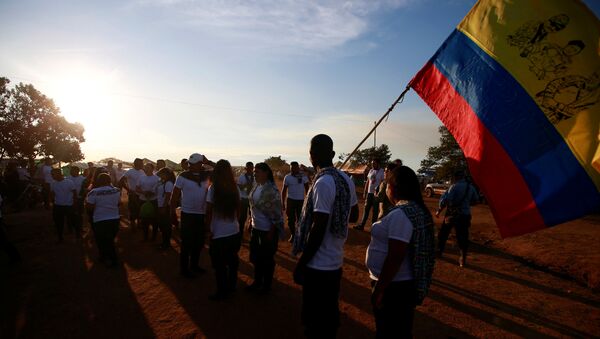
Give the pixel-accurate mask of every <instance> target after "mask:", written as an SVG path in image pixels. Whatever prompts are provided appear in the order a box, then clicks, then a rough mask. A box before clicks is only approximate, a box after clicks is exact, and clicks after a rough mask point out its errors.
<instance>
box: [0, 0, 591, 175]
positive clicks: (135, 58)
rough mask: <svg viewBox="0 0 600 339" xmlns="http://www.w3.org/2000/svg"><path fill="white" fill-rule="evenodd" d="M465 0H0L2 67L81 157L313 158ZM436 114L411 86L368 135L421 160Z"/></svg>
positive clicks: (367, 118) (433, 137) (344, 146)
mask: <svg viewBox="0 0 600 339" xmlns="http://www.w3.org/2000/svg"><path fill="white" fill-rule="evenodd" d="M565 1H566V0H565ZM584 2H585V3H586V4H587V5H588V7H590V8H591V9H592V10H593V11H594V12H595V13H596V15H597V16H598V15H599V13H600V0H586V1H584ZM474 3H475V1H474V0H382V1H370V0H347V1H327V0H326V1H318V2H313V1H291V0H253V1H240V0H237V1H232V0H202V1H201V0H132V1H129V0H119V1H112V0H105V1H80V0H73V1H60V0H57V1H30V0H18V1H17V0H4V1H0V23H1V24H0V25H1V28H2V29H1V31H2V34H0V45H1V46H2V51H3V52H2V53H1V54H0V76H5V77H8V78H9V79H10V80H11V81H12V83H13V84H16V83H18V82H23V83H31V84H33V85H34V86H35V87H36V88H37V89H39V90H40V91H42V92H43V93H44V94H46V95H47V96H49V97H50V98H53V99H54V101H55V103H56V104H57V106H59V107H60V109H61V112H62V114H63V115H64V116H65V117H66V118H67V119H68V120H69V121H72V122H75V121H76V122H80V123H82V124H83V125H84V127H85V129H86V131H85V138H86V142H85V143H83V144H82V150H83V152H84V154H85V157H86V160H88V161H94V160H100V159H103V158H107V157H116V158H119V159H123V160H129V161H130V160H132V159H133V158H135V157H146V158H149V159H159V158H168V159H171V160H175V161H177V160H178V159H181V158H184V157H187V156H189V154H191V153H193V152H199V153H202V154H205V155H206V156H207V157H208V158H209V159H211V160H215V161H216V160H218V159H228V160H229V161H230V162H231V163H232V164H233V165H241V164H243V163H245V162H246V161H253V162H260V161H263V160H264V159H266V158H268V157H269V156H279V155H281V156H282V158H283V159H286V160H287V161H288V162H289V161H293V160H296V161H299V162H301V163H304V164H309V159H308V143H309V141H310V138H311V137H312V136H314V135H316V134H318V133H326V134H328V135H330V136H331V137H332V138H333V140H334V149H335V151H336V153H337V154H338V155H339V154H341V153H349V152H351V151H352V149H354V147H356V145H357V144H358V142H360V140H362V138H363V137H364V136H365V135H366V133H367V132H368V131H369V130H370V129H371V128H372V126H373V124H374V121H376V120H378V119H379V118H380V117H381V116H382V114H383V113H384V112H385V111H386V110H387V109H388V107H389V106H390V105H391V104H392V102H393V101H394V100H395V99H396V98H397V97H398V95H399V94H400V93H401V92H402V90H403V89H404V88H405V87H406V85H407V83H408V82H409V81H410V79H411V78H412V77H413V76H414V74H415V73H416V72H417V71H418V70H419V69H420V68H421V67H422V66H423V65H424V64H425V62H426V61H427V60H428V59H429V58H430V57H431V56H432V55H433V53H434V52H435V51H436V50H437V49H438V47H439V46H440V45H441V43H442V42H443V41H444V40H445V39H446V37H447V36H448V35H449V34H450V33H451V32H452V30H453V29H454V28H455V26H456V25H457V24H458V23H459V22H460V21H461V20H462V18H463V17H464V15H466V14H467V12H468V11H469V9H470V8H471V7H472V6H473V4H474ZM440 125H441V122H440V121H439V119H438V118H437V117H436V116H435V114H434V113H433V112H432V111H431V110H430V109H429V108H428V107H427V106H426V105H425V104H424V103H423V102H422V101H421V100H420V98H419V97H418V96H417V95H416V93H414V92H412V91H409V92H408V93H407V95H406V97H405V100H404V102H403V103H402V104H400V105H398V106H397V107H396V109H395V110H394V111H393V112H392V114H391V116H390V117H389V119H388V120H386V121H385V122H383V123H382V125H381V126H380V127H379V128H378V129H377V138H376V140H374V138H373V137H371V138H370V139H369V140H367V142H366V143H365V145H364V147H371V146H373V145H374V142H376V144H377V145H380V144H382V143H385V144H387V145H388V146H389V147H390V149H391V151H392V158H401V159H402V160H403V161H404V163H405V164H407V165H408V166H410V167H412V168H414V169H417V168H418V167H419V164H420V161H421V160H422V159H423V158H424V157H425V155H426V153H427V148H428V147H430V146H434V145H436V144H437V143H438V140H439V134H438V132H437V128H438V127H439V126H440Z"/></svg>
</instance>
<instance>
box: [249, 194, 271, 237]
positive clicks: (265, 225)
mask: <svg viewBox="0 0 600 339" xmlns="http://www.w3.org/2000/svg"><path fill="white" fill-rule="evenodd" d="M263 188H264V185H258V186H257V187H256V189H255V190H254V193H253V194H252V202H253V204H252V228H256V229H257V230H259V231H270V230H271V227H272V226H273V224H271V220H270V219H269V217H267V215H266V214H264V213H263V212H261V210H259V209H258V208H256V203H257V202H258V199H259V198H260V194H261V193H262V191H263Z"/></svg>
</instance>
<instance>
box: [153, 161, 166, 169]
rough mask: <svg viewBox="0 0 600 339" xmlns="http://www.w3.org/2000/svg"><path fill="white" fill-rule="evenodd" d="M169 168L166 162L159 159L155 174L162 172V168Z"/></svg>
mask: <svg viewBox="0 0 600 339" xmlns="http://www.w3.org/2000/svg"><path fill="white" fill-rule="evenodd" d="M165 167H167V162H166V161H164V160H163V159H158V160H156V169H155V172H158V171H160V169H161V168H165Z"/></svg>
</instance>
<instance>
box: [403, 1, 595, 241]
mask: <svg viewBox="0 0 600 339" xmlns="http://www.w3.org/2000/svg"><path fill="white" fill-rule="evenodd" d="M599 39H600V23H599V21H598V19H597V18H596V16H595V15H594V14H593V13H592V12H591V11H590V10H589V9H588V8H587V7H586V6H585V5H584V4H583V3H581V2H579V1H574V0H520V1H510V0H504V1H503V0H481V1H479V2H478V3H477V4H476V5H475V6H474V7H473V9H471V11H470V12H469V14H468V15H467V16H466V17H465V18H464V19H463V21H462V22H461V23H460V24H459V25H458V27H457V28H456V29H455V30H454V32H452V34H451V35H450V37H448V39H447V40H446V41H445V42H444V44H443V45H442V46H441V47H440V49H439V50H438V51H437V52H436V54H435V55H434V56H433V57H432V58H431V60H429V62H428V63H427V64H426V65H425V66H424V67H423V69H421V71H419V73H418V74H417V75H416V76H415V78H414V79H413V80H412V81H411V83H410V86H411V87H412V88H413V89H414V90H415V91H416V92H417V93H418V94H419V96H421V98H422V99H423V100H424V101H425V102H426V103H427V105H429V107H430V108H431V109H432V110H433V111H434V112H435V113H436V114H437V115H438V117H439V118H440V119H441V120H442V122H443V123H444V125H446V127H447V128H448V130H449V131H450V132H451V133H452V135H453V136H454V137H455V138H456V140H457V141H458V143H459V145H460V146H461V148H462V150H463V151H464V153H465V156H466V157H467V161H468V164H469V169H470V172H471V175H472V176H473V178H474V180H475V182H476V183H477V184H478V185H479V186H480V188H481V190H482V191H483V193H484V194H485V196H486V198H487V200H488V202H489V204H490V207H491V209H492V213H493V214H494V217H495V219H496V222H497V224H498V226H499V228H500V233H501V235H502V236H503V237H509V236H516V235H521V234H525V233H528V232H533V231H536V230H539V229H543V228H545V227H548V226H552V225H556V224H560V223H563V222H566V221H569V220H572V219H575V218H578V217H581V216H583V215H585V214H588V213H590V212H592V211H595V210H596V211H597V210H598V209H599V207H600V147H599V141H600V140H599V139H600V102H599V101H600V97H599V96H600V56H599V51H600V49H599V45H598V44H599Z"/></svg>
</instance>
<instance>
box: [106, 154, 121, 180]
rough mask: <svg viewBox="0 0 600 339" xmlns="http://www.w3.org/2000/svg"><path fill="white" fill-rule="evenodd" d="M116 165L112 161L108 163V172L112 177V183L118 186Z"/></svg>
mask: <svg viewBox="0 0 600 339" xmlns="http://www.w3.org/2000/svg"><path fill="white" fill-rule="evenodd" d="M114 165H115V163H114V161H112V160H109V161H108V162H107V163H106V170H107V171H108V175H109V176H110V183H111V184H112V185H113V186H117V184H118V183H119V181H118V179H117V169H116V168H115V166H114Z"/></svg>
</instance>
